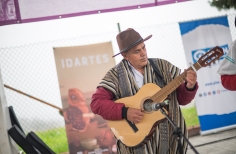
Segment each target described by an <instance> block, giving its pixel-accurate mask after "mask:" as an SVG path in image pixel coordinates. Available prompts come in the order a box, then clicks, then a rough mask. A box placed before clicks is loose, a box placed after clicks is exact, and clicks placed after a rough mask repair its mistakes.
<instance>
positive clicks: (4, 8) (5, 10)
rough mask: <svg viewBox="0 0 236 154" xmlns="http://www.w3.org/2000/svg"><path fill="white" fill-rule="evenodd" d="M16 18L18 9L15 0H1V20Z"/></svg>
mask: <svg viewBox="0 0 236 154" xmlns="http://www.w3.org/2000/svg"><path fill="white" fill-rule="evenodd" d="M15 19H16V9H15V3H14V0H0V21H7V20H15Z"/></svg>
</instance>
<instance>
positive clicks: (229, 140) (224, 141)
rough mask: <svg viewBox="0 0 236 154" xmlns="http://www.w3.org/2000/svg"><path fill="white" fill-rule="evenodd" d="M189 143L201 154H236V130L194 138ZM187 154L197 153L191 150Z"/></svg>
mask: <svg viewBox="0 0 236 154" xmlns="http://www.w3.org/2000/svg"><path fill="white" fill-rule="evenodd" d="M189 141H190V143H191V144H192V145H193V146H194V147H195V149H196V150H197V152H198V153H199V154H236V129H231V130H227V131H222V132H218V133H214V134H210V135H204V136H201V135H198V136H193V137H190V138H189ZM189 148H190V147H189ZM187 154H195V152H194V151H193V150H192V149H189V150H188V152H187Z"/></svg>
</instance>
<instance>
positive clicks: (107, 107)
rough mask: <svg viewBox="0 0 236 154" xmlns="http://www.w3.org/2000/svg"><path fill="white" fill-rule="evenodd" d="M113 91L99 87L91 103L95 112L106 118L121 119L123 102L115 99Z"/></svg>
mask: <svg viewBox="0 0 236 154" xmlns="http://www.w3.org/2000/svg"><path fill="white" fill-rule="evenodd" d="M113 97H114V95H113V93H112V92H111V91H109V90H107V89H105V88H103V87H99V88H97V90H96V92H95V93H94V94H93V95H92V101H91V104H90V107H91V110H92V111H93V113H95V114H98V115H100V116H102V117H103V118H104V119H106V120H121V119H122V107H123V106H124V104H123V103H115V102H114V101H113Z"/></svg>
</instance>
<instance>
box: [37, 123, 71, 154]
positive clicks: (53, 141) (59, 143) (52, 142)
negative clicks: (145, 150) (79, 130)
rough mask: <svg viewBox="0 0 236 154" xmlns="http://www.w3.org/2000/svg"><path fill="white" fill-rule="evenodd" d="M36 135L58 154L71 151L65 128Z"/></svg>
mask: <svg viewBox="0 0 236 154" xmlns="http://www.w3.org/2000/svg"><path fill="white" fill-rule="evenodd" d="M35 133H36V134H37V135H38V136H39V137H40V139H42V140H43V141H44V142H45V144H46V145H47V146H48V147H50V148H51V149H52V150H53V151H54V152H56V153H57V154H59V153H63V152H68V151H69V150H68V142H67V136H66V130H65V128H64V127H63V128H57V129H52V130H48V131H44V132H35Z"/></svg>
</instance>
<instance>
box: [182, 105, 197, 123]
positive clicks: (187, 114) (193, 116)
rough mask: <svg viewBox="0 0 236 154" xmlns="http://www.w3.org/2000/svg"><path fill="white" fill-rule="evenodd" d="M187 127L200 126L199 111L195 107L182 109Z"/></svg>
mask: <svg viewBox="0 0 236 154" xmlns="http://www.w3.org/2000/svg"><path fill="white" fill-rule="evenodd" d="M181 111H182V113H183V116H184V119H185V122H186V125H187V127H190V126H196V125H199V119H198V115H197V110H196V108H195V107H190V108H181Z"/></svg>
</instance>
